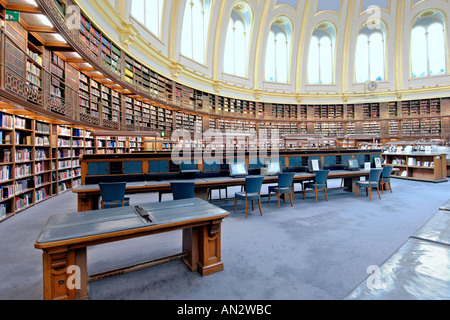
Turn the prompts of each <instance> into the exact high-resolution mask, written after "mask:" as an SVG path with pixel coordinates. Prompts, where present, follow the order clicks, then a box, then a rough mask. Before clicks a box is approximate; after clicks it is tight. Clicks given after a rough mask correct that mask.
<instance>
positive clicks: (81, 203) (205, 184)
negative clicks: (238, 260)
mask: <svg viewBox="0 0 450 320" xmlns="http://www.w3.org/2000/svg"><path fill="white" fill-rule="evenodd" d="M368 175H369V170H363V169H361V170H360V171H348V170H333V171H330V173H329V175H328V179H344V190H347V191H352V192H353V191H354V185H355V182H356V181H358V180H359V179H360V177H365V176H368ZM312 179H314V173H310V172H297V173H295V175H294V183H297V182H300V183H302V187H303V182H304V181H309V180H312ZM175 181H193V182H194V186H195V196H196V197H198V198H201V199H203V200H208V189H209V188H211V187H217V186H226V187H232V186H241V185H244V184H245V178H232V177H211V178H199V179H188V180H164V181H147V182H144V181H140V182H127V186H126V193H128V194H130V193H142V192H158V191H169V192H170V190H171V187H170V183H171V182H175ZM277 182H278V176H277V175H274V176H265V177H264V181H263V183H265V184H267V183H277ZM72 192H74V193H76V194H77V196H78V211H80V212H83V211H90V210H96V209H98V203H99V200H100V188H99V186H98V184H91V185H81V186H78V187H76V188H74V189H73V190H72Z"/></svg>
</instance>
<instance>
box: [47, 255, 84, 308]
mask: <svg viewBox="0 0 450 320" xmlns="http://www.w3.org/2000/svg"><path fill="white" fill-rule="evenodd" d="M42 262H43V278H44V279H43V280H44V299H45V300H75V299H88V290H87V272H86V266H87V264H86V248H81V249H77V250H67V249H66V248H57V249H52V250H44V252H43V256H42ZM74 266H75V268H74ZM76 267H78V268H76Z"/></svg>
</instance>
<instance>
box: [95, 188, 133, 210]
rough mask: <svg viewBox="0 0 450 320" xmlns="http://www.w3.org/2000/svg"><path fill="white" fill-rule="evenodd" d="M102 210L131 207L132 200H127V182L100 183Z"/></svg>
mask: <svg viewBox="0 0 450 320" xmlns="http://www.w3.org/2000/svg"><path fill="white" fill-rule="evenodd" d="M98 185H99V186H100V195H101V208H102V209H108V208H117V207H125V206H129V205H130V198H125V188H126V185H127V183H126V182H100V183H99V184H98Z"/></svg>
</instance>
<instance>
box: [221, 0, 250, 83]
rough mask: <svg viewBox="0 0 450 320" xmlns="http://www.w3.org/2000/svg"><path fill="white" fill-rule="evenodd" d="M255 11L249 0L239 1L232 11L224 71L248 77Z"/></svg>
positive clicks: (226, 41)
mask: <svg viewBox="0 0 450 320" xmlns="http://www.w3.org/2000/svg"><path fill="white" fill-rule="evenodd" d="M252 23H253V12H252V10H251V7H250V6H249V5H248V3H247V2H244V1H239V2H237V3H236V4H235V5H234V6H233V9H232V11H231V14H230V19H229V22H228V29H227V37H226V40H225V54H224V66H223V68H224V72H225V73H228V74H231V75H236V76H240V77H247V75H248V62H249V46H250V38H251V35H250V31H251V26H252Z"/></svg>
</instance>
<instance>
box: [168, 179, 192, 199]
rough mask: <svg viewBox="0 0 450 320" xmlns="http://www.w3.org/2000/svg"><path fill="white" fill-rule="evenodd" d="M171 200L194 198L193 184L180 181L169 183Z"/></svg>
mask: <svg viewBox="0 0 450 320" xmlns="http://www.w3.org/2000/svg"><path fill="white" fill-rule="evenodd" d="M170 187H171V189H172V194H173V200H180V199H188V198H194V182H189V181H180V182H171V183H170Z"/></svg>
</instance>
